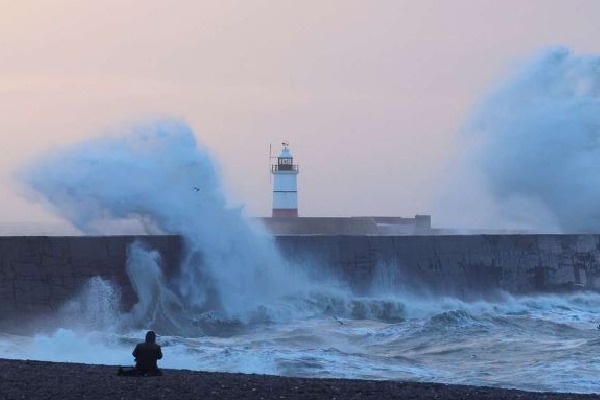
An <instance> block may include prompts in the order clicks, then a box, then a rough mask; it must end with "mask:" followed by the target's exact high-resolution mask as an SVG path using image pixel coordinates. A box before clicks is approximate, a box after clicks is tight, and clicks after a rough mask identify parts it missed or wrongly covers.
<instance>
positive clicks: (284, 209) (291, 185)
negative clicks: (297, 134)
mask: <svg viewBox="0 0 600 400" xmlns="http://www.w3.org/2000/svg"><path fill="white" fill-rule="evenodd" d="M288 146H289V143H287V142H283V143H281V151H280V152H279V157H277V163H276V164H272V165H271V173H272V174H273V214H272V216H273V217H274V218H277V217H287V218H295V217H298V186H297V184H296V177H297V176H298V165H296V164H294V158H293V157H292V153H291V152H290V149H289V148H288Z"/></svg>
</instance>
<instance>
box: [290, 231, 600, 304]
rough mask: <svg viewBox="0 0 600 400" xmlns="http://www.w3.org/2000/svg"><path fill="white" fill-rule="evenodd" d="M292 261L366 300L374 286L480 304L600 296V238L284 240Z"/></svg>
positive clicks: (293, 237)
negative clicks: (492, 298) (492, 299)
mask: <svg viewBox="0 0 600 400" xmlns="http://www.w3.org/2000/svg"><path fill="white" fill-rule="evenodd" d="M278 244H279V248H280V250H281V251H282V253H283V254H284V255H285V256H286V257H287V258H288V259H290V260H292V261H296V262H300V263H307V264H314V265H320V266H321V267H324V266H325V267H327V268H328V269H329V270H330V271H332V273H334V274H335V275H338V276H342V277H344V278H345V280H346V281H348V282H350V283H351V285H352V286H353V287H354V288H355V289H357V290H358V291H359V292H360V291H363V292H367V291H368V290H369V289H370V288H371V287H372V286H373V284H374V283H377V282H378V281H379V282H380V283H381V281H387V282H385V283H386V284H387V286H388V287H390V286H391V287H392V288H393V287H396V288H397V289H400V288H407V287H408V288H413V289H424V290H430V291H435V292H436V293H445V294H452V295H457V296H462V297H469V296H472V297H475V296H480V295H482V294H486V293H489V292H490V291H492V290H495V289H502V290H506V291H509V292H512V293H531V292H536V291H557V290H572V289H579V288H583V289H591V290H597V289H600V236H598V235H469V236H460V235H452V236H285V237H279V238H278Z"/></svg>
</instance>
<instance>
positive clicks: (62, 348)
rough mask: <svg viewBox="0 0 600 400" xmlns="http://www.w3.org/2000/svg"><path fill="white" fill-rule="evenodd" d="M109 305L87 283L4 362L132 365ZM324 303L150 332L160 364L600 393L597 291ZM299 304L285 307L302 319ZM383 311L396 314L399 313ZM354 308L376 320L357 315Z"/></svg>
mask: <svg viewBox="0 0 600 400" xmlns="http://www.w3.org/2000/svg"><path fill="white" fill-rule="evenodd" d="M111 298H113V299H114V288H112V287H111V286H110V285H109V284H108V283H106V282H105V281H102V280H101V279H97V280H94V281H92V282H90V285H88V290H87V291H86V292H84V293H82V297H80V298H78V299H74V300H73V302H72V303H71V304H70V305H67V306H66V307H65V310H63V313H64V314H62V315H57V319H56V321H55V326H54V327H52V328H48V327H47V328H44V329H41V331H40V332H38V333H32V334H31V335H24V336H15V335H8V334H0V357H5V358H17V359H38V360H51V361H74V362H84V363H102V364H131V363H132V362H133V359H132V356H131V351H132V349H133V347H134V345H135V343H137V342H138V341H140V340H141V338H143V336H144V330H143V329H139V328H133V327H131V326H128V325H127V323H126V320H127V319H128V318H130V315H129V314H119V313H118V312H117V311H116V310H115V307H113V305H111V304H110V303H111V301H112V300H109V299H111ZM102 300H104V301H102ZM301 300H302V299H295V300H294V301H295V302H301ZM304 300H305V302H307V303H313V301H314V299H304ZM320 301H321V302H322V304H320V305H318V306H317V308H313V309H312V310H313V314H312V315H309V313H308V312H307V310H306V309H304V310H303V311H302V312H301V313H300V312H298V314H297V315H298V318H294V317H291V316H289V315H288V316H287V317H286V320H285V321H281V322H275V321H266V320H265V321H261V322H252V323H247V324H243V323H239V321H238V323H237V324H236V323H233V322H232V321H218V320H217V318H215V320H214V322H209V319H210V318H207V316H206V315H205V316H203V322H202V323H200V324H196V325H194V328H195V329H197V331H196V333H191V331H190V327H189V326H188V327H187V332H186V333H185V334H184V333H182V332H177V331H173V328H172V327H169V328H168V329H166V330H161V327H160V326H153V327H154V328H155V329H157V332H158V334H159V337H158V342H159V343H160V344H161V345H162V347H163V354H164V358H163V360H161V361H160V363H159V364H160V366H161V367H163V368H175V369H190V370H202V371H223V372H243V373H257V374H272V375H281V376H301V377H336V378H358V379H377V380H383V379H384V380H411V381H434V382H446V383H461V384H471V385H490V386H500V387H506V388H518V389H524V390H532V391H554V392H577V393H597V392H599V391H600V381H599V379H598V377H599V376H600V352H599V351H598V350H599V347H600V331H599V330H598V329H597V328H596V327H597V325H598V321H599V320H600V311H599V310H600V294H598V293H587V292H581V293H572V294H556V295H543V296H530V297H511V296H508V295H506V296H505V298H504V299H502V300H501V301H497V302H493V303H490V302H484V301H480V302H470V303H464V302H461V301H459V300H457V299H452V298H442V297H439V298H438V297H435V296H431V297H429V298H427V299H419V298H415V297H404V298H403V297H402V296H398V297H396V298H391V297H389V296H387V297H386V298H385V300H382V299H376V298H352V299H345V298H325V297H321V298H320ZM333 302H337V303H338V307H337V309H336V310H335V311H336V314H334V313H332V310H331V308H328V305H330V304H331V303H333ZM76 303H77V304H80V305H81V304H83V307H81V308H80V309H79V312H78V313H77V314H76V315H77V316H78V318H77V319H78V321H77V322H75V321H68V318H66V316H67V315H69V314H70V313H73V309H69V307H72V306H73V304H76ZM86 303H87V305H86ZM292 303H293V302H291V303H290V304H288V307H289V308H294V307H296V309H297V310H298V309H299V308H298V307H297V306H298V304H297V303H296V305H293V304H292ZM312 305H313V306H315V304H312ZM318 307H320V308H321V310H322V312H320V313H319V312H318V311H317V310H318ZM386 307H395V308H396V309H397V310H396V312H394V313H393V315H391V314H390V313H389V312H386V311H385V309H386ZM355 308H361V309H363V308H366V309H370V310H371V311H370V312H371V314H370V315H369V316H367V318H364V317H365V315H361V316H358V315H356V314H357V313H356V311H355ZM82 309H85V310H82ZM361 312H362V311H361ZM59 314H60V313H59ZM300 314H303V315H300ZM359 314H360V313H359ZM61 325H62V326H61ZM202 331H204V332H205V333H202ZM207 331H210V333H206V332H207Z"/></svg>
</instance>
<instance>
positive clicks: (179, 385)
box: [0, 359, 600, 400]
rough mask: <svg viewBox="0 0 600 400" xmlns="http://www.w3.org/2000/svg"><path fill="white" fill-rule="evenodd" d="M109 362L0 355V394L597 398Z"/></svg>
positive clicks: (50, 396) (2, 396)
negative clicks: (153, 370)
mask: <svg viewBox="0 0 600 400" xmlns="http://www.w3.org/2000/svg"><path fill="white" fill-rule="evenodd" d="M116 372H117V367H116V366H112V365H94V364H76V363H55V362H45V361H28V360H7V359H0V399H2V400H4V399H11V400H12V399H90V400H95V399H124V400H131V399H149V400H152V399H176V400H187V399H190V400H191V399H194V400H197V399H221V400H228V399H257V400H259V399H277V400H282V399H287V400H289V399H339V400H342V399H344V400H345V399H452V400H453V399H456V400H459V399H474V400H475V399H481V400H486V399H490V400H491V399H494V400H495V399H519V400H529V399H536V400H537V399H540V400H541V399H563V400H566V399H600V396H598V395H584V394H569V393H532V392H523V391H518V390H511V389H501V388H493V387H481V386H466V385H447V384H440V383H421V382H396V381H368V380H349V379H316V378H290V377H278V376H269V375H251V374H231V373H214V372H197V371H184V370H163V373H164V374H163V376H160V377H151V378H144V377H141V378H140V377H136V378H134V377H120V376H117V374H116Z"/></svg>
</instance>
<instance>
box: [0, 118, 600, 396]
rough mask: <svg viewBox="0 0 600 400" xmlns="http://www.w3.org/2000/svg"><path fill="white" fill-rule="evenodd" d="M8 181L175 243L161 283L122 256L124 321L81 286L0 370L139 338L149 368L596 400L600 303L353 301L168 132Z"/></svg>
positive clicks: (377, 297)
mask: <svg viewBox="0 0 600 400" xmlns="http://www.w3.org/2000/svg"><path fill="white" fill-rule="evenodd" d="M21 180H22V182H23V183H24V184H25V185H26V186H27V187H28V188H29V189H30V190H31V192H32V193H33V194H34V195H33V197H34V198H36V199H38V200H39V201H42V202H43V203H45V204H46V205H47V206H48V208H49V209H51V210H52V211H53V212H54V214H55V215H56V216H57V217H60V218H63V219H64V220H65V221H68V222H69V223H70V224H71V225H72V226H73V227H75V228H76V229H77V230H78V231H79V232H81V233H82V234H111V233H114V231H113V230H111V226H114V224H117V223H120V222H122V221H136V222H137V223H138V225H139V227H140V228H141V229H143V231H144V232H146V233H167V234H176V235H180V236H181V237H183V238H184V241H185V254H184V255H183V257H182V260H181V265H180V266H179V273H178V274H177V276H176V277H175V278H172V277H170V278H168V279H167V278H166V277H164V276H163V274H162V270H161V257H160V254H159V253H158V252H156V251H155V250H154V249H152V248H148V247H146V246H145V245H144V244H143V243H135V244H133V245H132V246H131V247H130V248H129V250H128V258H127V264H126V265H124V266H123V267H124V268H125V269H126V271H127V273H128V276H129V278H130V281H131V283H132V286H133V289H134V290H135V292H136V294H137V298H138V300H139V301H138V303H137V304H135V305H134V306H133V308H132V309H128V310H124V309H123V307H122V305H121V302H120V290H121V288H119V287H115V286H113V285H112V284H111V283H110V282H109V281H107V280H104V279H102V278H100V277H98V278H95V279H92V280H91V281H90V282H88V284H87V286H86V287H85V288H83V290H82V291H81V293H79V294H77V295H75V296H74V297H73V299H71V300H70V301H69V302H67V303H66V304H65V305H64V307H63V308H62V309H61V310H59V311H57V312H56V314H55V315H51V316H46V317H45V318H44V320H43V321H41V320H40V321H39V323H37V324H33V325H32V326H31V329H30V331H29V332H26V333H24V334H21V335H14V334H9V333H6V332H5V333H1V334H0V357H5V358H17V359H38V360H52V361H74V362H84V363H103V364H132V363H133V359H132V356H131V351H132V349H133V347H134V345H135V344H136V343H137V342H138V341H141V340H142V338H143V337H144V333H145V330H147V329H154V330H156V332H157V333H158V343H159V344H161V345H162V346H163V354H164V358H163V359H162V360H161V361H160V363H159V366H160V367H162V368H180V369H192V370H204V371H226V372H244V373H257V374H274V375H285V376H302V377H339V378H359V379H382V380H414V381H435V382H447V383H455V384H458V383H460V384H471V385H492V386H501V387H507V388H519V389H524V390H533V391H555V392H579V393H588V392H600V379H599V378H600V351H599V350H600V330H598V329H597V325H598V323H599V322H600V294H598V293H590V292H576V293H560V294H543V295H531V296H526V297H515V296H512V295H510V294H507V293H498V294H497V295H495V296H494V297H491V298H493V300H491V299H487V300H483V299H481V300H478V301H469V302H465V301H461V300H460V299H456V298H451V297H444V296H442V295H440V294H436V293H423V292H420V293H418V294H417V293H413V292H412V291H411V284H410V282H403V281H402V279H401V278H402V277H394V280H393V281H394V282H398V281H400V282H402V285H397V284H396V283H394V284H391V283H392V282H391V281H389V279H386V275H385V274H383V275H381V276H379V277H377V279H375V278H374V281H373V283H372V285H371V290H370V291H368V292H367V293H362V294H360V295H358V294H356V293H353V292H352V290H351V289H349V286H350V285H348V283H347V282H342V281H339V280H337V279H336V277H334V276H325V275H324V274H323V273H322V271H323V270H325V269H326V268H325V266H321V265H291V264H290V263H288V262H287V261H286V260H285V259H283V258H282V257H281V255H280V254H279V253H278V251H277V248H276V245H275V243H274V241H273V238H272V237H270V236H269V235H268V234H266V233H265V232H264V231H262V230H261V229H260V227H256V226H254V225H253V223H252V222H251V221H250V220H249V219H248V218H247V217H246V216H245V215H246V214H245V212H244V210H243V207H241V206H237V205H236V204H235V203H233V204H232V202H231V200H230V199H229V198H228V197H227V196H226V195H225V190H224V189H223V186H222V184H221V180H220V178H219V173H218V167H217V166H216V164H215V162H214V161H213V159H212V157H211V156H210V154H209V153H208V152H207V150H206V149H204V148H202V147H201V146H199V145H198V143H197V142H196V138H195V134H194V133H193V131H192V130H191V128H190V127H189V126H187V125H185V124H184V123H181V122H179V121H167V122H162V123H158V124H152V125H149V126H144V127H139V128H136V129H134V130H133V131H132V132H129V133H128V134H126V135H124V136H107V137H103V138H98V139H94V140H92V141H89V142H84V143H81V144H78V145H74V146H72V147H70V148H67V149H64V150H62V151H57V152H54V153H52V154H49V155H48V156H47V157H45V158H42V159H39V160H37V161H36V162H35V163H33V164H32V165H31V166H29V167H28V168H27V169H25V170H24V171H23V172H22V173H21ZM196 188H198V190H196ZM111 224H113V225H111ZM307 259H310V257H307ZM388 268H392V269H393V268H394V266H393V265H392V266H388ZM391 272H393V271H391ZM398 278H400V279H398ZM363 286H364V285H363Z"/></svg>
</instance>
